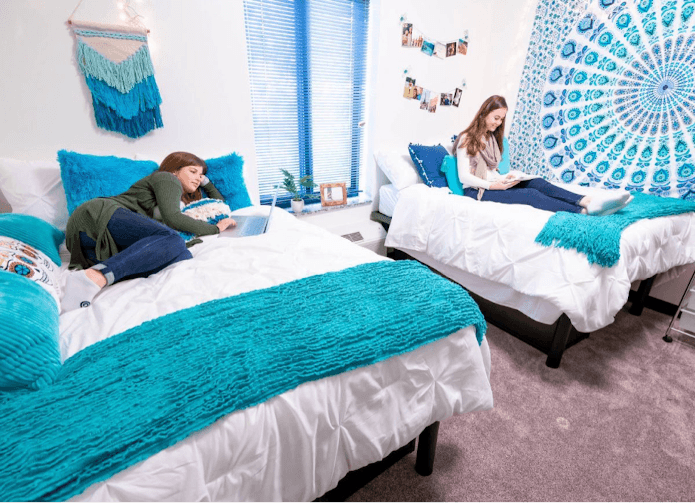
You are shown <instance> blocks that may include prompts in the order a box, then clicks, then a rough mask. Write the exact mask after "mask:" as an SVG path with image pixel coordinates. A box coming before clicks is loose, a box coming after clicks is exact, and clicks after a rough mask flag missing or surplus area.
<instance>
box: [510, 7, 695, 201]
mask: <svg viewBox="0 0 695 503" xmlns="http://www.w3.org/2000/svg"><path fill="white" fill-rule="evenodd" d="M694 13H695V0H660V1H659V0H626V1H618V0H568V1H557V0H539V3H538V8H537V10H536V18H535V21H534V27H533V32H532V34H531V41H530V44H529V49H528V53H527V56H526V62H525V66H524V70H523V74H522V79H521V83H520V88H519V95H518V99H517V109H516V111H515V114H514V118H513V122H512V127H511V128H510V134H509V140H510V144H511V145H512V149H511V162H512V165H513V167H514V168H515V169H520V170H522V171H527V172H530V173H534V174H540V175H543V176H545V177H546V178H549V179H559V180H562V181H564V182H566V183H576V184H580V185H591V186H603V187H606V188H621V189H626V190H630V191H633V190H634V191H639V192H645V193H651V194H656V195H661V196H671V197H681V198H683V199H695V165H694V163H695V161H694V160H693V154H694V153H695V24H694V23H695V15H693V14H694Z"/></svg>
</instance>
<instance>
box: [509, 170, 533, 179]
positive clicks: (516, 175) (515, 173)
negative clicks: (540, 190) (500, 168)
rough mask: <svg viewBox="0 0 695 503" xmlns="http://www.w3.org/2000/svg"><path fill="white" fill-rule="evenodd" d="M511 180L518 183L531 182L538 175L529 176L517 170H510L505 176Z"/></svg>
mask: <svg viewBox="0 0 695 503" xmlns="http://www.w3.org/2000/svg"><path fill="white" fill-rule="evenodd" d="M510 175H511V178H512V180H519V181H524V180H531V179H532V178H538V175H530V174H528V173H524V172H523V171H517V170H512V171H510V172H509V173H507V174H506V175H504V176H505V177H506V176H510Z"/></svg>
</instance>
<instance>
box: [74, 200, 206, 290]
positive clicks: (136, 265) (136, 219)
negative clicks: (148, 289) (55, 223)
mask: <svg viewBox="0 0 695 503" xmlns="http://www.w3.org/2000/svg"><path fill="white" fill-rule="evenodd" d="M106 228H107V229H108V230H109V232H110V233H111V237H112V238H113V240H114V241H115V242H116V246H117V247H118V253H117V254H115V255H114V256H112V257H111V258H108V259H106V260H104V261H99V260H97V256H96V242H95V241H94V240H93V239H92V238H90V237H89V236H87V234H85V233H84V232H80V245H81V246H82V252H83V253H84V255H85V257H87V258H88V259H89V260H90V262H93V263H94V264H96V267H94V268H95V269H99V270H100V271H101V272H102V274H103V275H104V276H106V281H107V282H108V284H109V285H110V284H112V283H115V282H117V281H120V280H123V279H131V278H146V277H147V276H149V275H151V274H154V273H156V272H159V271H161V270H162V269H164V268H165V267H167V266H169V265H171V264H174V263H176V262H180V261H181V260H186V259H189V258H192V257H193V256H192V255H191V252H190V251H188V248H186V243H185V242H184V240H183V238H182V237H181V236H180V235H179V234H178V232H176V231H175V230H173V229H172V228H170V227H167V226H166V225H164V224H160V223H159V222H157V221H156V220H153V219H151V218H147V217H145V216H143V215H140V214H138V213H135V212H134V211H130V210H126V209H124V208H118V209H117V210H116V212H115V213H114V214H113V216H112V217H111V219H110V220H109V223H108V224H107V225H106Z"/></svg>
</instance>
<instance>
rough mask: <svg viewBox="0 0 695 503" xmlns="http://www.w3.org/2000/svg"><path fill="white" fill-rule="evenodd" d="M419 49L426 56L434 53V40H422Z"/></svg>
mask: <svg viewBox="0 0 695 503" xmlns="http://www.w3.org/2000/svg"><path fill="white" fill-rule="evenodd" d="M420 50H421V51H422V52H424V53H425V54H427V55H428V56H432V54H434V42H430V41H429V40H423V42H422V49H420Z"/></svg>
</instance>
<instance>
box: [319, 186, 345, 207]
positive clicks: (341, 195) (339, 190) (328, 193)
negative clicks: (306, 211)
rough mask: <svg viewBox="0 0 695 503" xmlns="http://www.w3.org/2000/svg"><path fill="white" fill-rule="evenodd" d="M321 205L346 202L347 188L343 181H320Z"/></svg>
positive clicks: (334, 204) (337, 204)
mask: <svg viewBox="0 0 695 503" xmlns="http://www.w3.org/2000/svg"><path fill="white" fill-rule="evenodd" d="M319 187H320V190H321V206H340V205H342V204H347V188H346V187H345V182H338V183H322V184H321V185H320V186H319Z"/></svg>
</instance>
